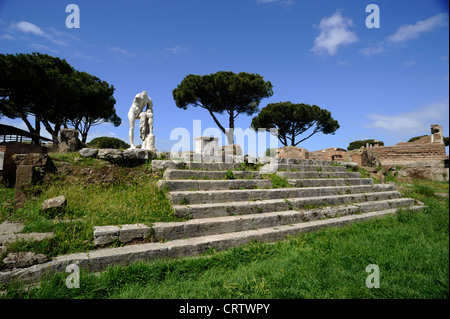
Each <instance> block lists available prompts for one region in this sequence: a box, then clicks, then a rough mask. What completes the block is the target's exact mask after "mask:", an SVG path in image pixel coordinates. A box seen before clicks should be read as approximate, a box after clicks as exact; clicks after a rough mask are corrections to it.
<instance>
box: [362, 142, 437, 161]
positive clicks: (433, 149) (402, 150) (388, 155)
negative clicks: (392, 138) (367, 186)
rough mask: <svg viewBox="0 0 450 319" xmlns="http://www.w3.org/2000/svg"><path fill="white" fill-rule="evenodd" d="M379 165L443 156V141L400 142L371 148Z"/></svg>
mask: <svg viewBox="0 0 450 319" xmlns="http://www.w3.org/2000/svg"><path fill="white" fill-rule="evenodd" d="M370 151H372V152H373V153H374V154H375V155H376V156H377V157H378V160H379V161H380V163H381V165H390V164H401V163H413V162H431V161H439V160H443V159H444V158H445V146H444V144H443V143H427V144H415V143H411V144H410V143H402V144H400V145H395V146H385V147H377V148H371V149H370Z"/></svg>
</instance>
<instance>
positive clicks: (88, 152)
mask: <svg viewBox="0 0 450 319" xmlns="http://www.w3.org/2000/svg"><path fill="white" fill-rule="evenodd" d="M97 154H98V149H96V148H82V149H81V150H80V156H82V157H96V156H97Z"/></svg>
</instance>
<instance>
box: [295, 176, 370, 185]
mask: <svg viewBox="0 0 450 319" xmlns="http://www.w3.org/2000/svg"><path fill="white" fill-rule="evenodd" d="M287 181H288V183H289V184H291V185H292V186H294V187H320V186H344V185H372V184H373V180H372V179H371V178H316V179H313V178H311V179H306V178H305V179H288V180H287Z"/></svg>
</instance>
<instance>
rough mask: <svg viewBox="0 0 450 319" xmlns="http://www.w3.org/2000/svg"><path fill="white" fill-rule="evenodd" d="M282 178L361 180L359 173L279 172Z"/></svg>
mask: <svg viewBox="0 0 450 319" xmlns="http://www.w3.org/2000/svg"><path fill="white" fill-rule="evenodd" d="M276 174H277V175H278V176H280V177H284V178H288V179H300V178H360V177H361V175H360V173H359V172H277V173H276Z"/></svg>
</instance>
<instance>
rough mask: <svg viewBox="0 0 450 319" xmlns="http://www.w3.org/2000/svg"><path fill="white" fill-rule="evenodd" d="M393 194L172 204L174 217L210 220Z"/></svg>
mask: <svg viewBox="0 0 450 319" xmlns="http://www.w3.org/2000/svg"><path fill="white" fill-rule="evenodd" d="M400 197H401V194H400V193H399V192H397V191H387V192H373V193H359V194H345V195H327V196H314V197H303V198H289V199H266V200H256V201H240V202H239V201H238V202H227V203H212V204H190V205H173V210H174V215H175V216H177V217H181V218H186V217H188V218H191V219H197V218H210V217H220V216H233V215H246V214H259V213H266V212H277V211H285V210H294V209H295V210H298V209H302V208H312V207H316V208H317V207H323V206H330V205H341V204H354V203H363V202H367V201H377V200H388V199H397V198H400Z"/></svg>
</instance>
